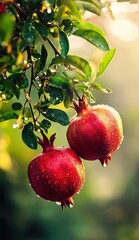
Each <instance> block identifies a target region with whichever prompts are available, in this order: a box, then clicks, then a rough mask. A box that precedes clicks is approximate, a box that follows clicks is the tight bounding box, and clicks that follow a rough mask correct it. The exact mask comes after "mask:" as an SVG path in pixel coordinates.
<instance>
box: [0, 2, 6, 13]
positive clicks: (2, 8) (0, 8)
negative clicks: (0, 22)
mask: <svg viewBox="0 0 139 240" xmlns="http://www.w3.org/2000/svg"><path fill="white" fill-rule="evenodd" d="M6 8H7V6H6V4H5V3H0V14H1V13H3V12H5V11H6Z"/></svg>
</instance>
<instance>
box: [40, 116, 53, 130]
mask: <svg viewBox="0 0 139 240" xmlns="http://www.w3.org/2000/svg"><path fill="white" fill-rule="evenodd" d="M40 127H41V128H43V129H44V130H45V131H46V132H47V130H48V128H50V127H51V122H50V121H48V120H46V119H43V120H42V121H41V122H40Z"/></svg>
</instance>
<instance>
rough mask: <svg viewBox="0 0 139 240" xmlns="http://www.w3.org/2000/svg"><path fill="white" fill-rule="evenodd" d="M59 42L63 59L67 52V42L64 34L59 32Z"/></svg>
mask: <svg viewBox="0 0 139 240" xmlns="http://www.w3.org/2000/svg"><path fill="white" fill-rule="evenodd" d="M59 41H60V49H61V54H62V56H63V57H65V56H66V55H67V54H68V51H69V41H68V38H67V35H66V33H65V32H62V31H59Z"/></svg>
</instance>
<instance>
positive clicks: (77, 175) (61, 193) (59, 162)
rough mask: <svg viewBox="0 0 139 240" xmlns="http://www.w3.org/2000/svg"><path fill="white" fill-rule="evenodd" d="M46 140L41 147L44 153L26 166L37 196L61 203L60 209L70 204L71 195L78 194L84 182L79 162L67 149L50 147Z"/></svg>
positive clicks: (83, 174)
mask: <svg viewBox="0 0 139 240" xmlns="http://www.w3.org/2000/svg"><path fill="white" fill-rule="evenodd" d="M53 141H54V136H53V135H52V137H51V138H50V142H49V141H48V139H47V138H46V137H44V139H43V141H40V144H41V145H42V147H43V152H42V153H41V154H40V155H38V156H37V157H36V158H34V159H33V160H32V161H31V162H30V164H29V166H28V176H29V182H30V184H31V186H32V188H33V189H34V191H35V192H36V194H37V195H39V196H40V197H42V198H44V199H46V200H50V201H55V202H60V203H61V206H62V208H63V206H66V205H68V206H69V207H71V206H72V205H73V199H72V196H73V195H74V194H76V193H77V192H79V191H80V189H81V188H82V185H83V183H84V179H85V171H84V166H83V164H82V161H81V160H80V158H79V157H78V156H77V154H76V153H75V152H74V151H73V150H71V149H70V148H65V147H57V148H55V147H54V146H53Z"/></svg>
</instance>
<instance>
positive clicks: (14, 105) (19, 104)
mask: <svg viewBox="0 0 139 240" xmlns="http://www.w3.org/2000/svg"><path fill="white" fill-rule="evenodd" d="M12 109H13V110H15V111H17V110H21V109H22V104H21V103H19V102H15V103H13V104H12Z"/></svg>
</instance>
